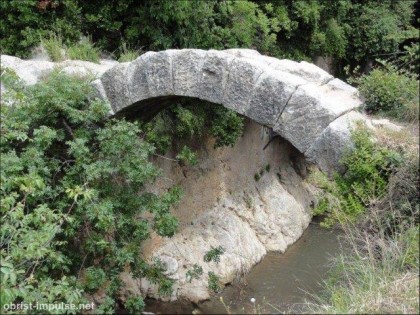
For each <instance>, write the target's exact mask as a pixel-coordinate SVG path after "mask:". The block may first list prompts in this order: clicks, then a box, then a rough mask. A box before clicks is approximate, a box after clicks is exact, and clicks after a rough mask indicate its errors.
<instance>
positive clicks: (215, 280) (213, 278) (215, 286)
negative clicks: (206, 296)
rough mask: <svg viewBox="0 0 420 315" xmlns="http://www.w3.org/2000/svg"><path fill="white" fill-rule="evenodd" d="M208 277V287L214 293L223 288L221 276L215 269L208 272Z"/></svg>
mask: <svg viewBox="0 0 420 315" xmlns="http://www.w3.org/2000/svg"><path fill="white" fill-rule="evenodd" d="M208 277H209V279H208V288H209V289H210V290H211V291H213V292H214V293H217V292H219V291H220V289H221V288H220V279H219V277H218V276H217V275H216V274H215V273H214V272H213V271H209V272H208Z"/></svg>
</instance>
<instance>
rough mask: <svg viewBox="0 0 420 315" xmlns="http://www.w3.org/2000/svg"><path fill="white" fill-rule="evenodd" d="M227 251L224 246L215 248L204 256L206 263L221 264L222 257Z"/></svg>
mask: <svg viewBox="0 0 420 315" xmlns="http://www.w3.org/2000/svg"><path fill="white" fill-rule="evenodd" d="M224 252H225V249H224V248H223V247H222V246H217V247H213V246H211V249H210V250H209V251H208V252H207V253H206V254H205V255H204V261H205V262H210V261H214V262H215V263H216V264H218V263H219V262H220V256H221V255H223V254H224Z"/></svg>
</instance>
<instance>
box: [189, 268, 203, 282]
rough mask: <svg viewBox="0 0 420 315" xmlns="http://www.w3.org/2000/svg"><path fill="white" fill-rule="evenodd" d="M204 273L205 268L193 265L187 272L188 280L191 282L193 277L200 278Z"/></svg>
mask: <svg viewBox="0 0 420 315" xmlns="http://www.w3.org/2000/svg"><path fill="white" fill-rule="evenodd" d="M202 275H203V268H202V267H201V266H199V265H197V264H194V265H193V266H192V269H190V270H188V271H187V273H186V275H185V276H186V278H187V281H188V282H190V283H191V281H192V280H193V279H199V278H200V277H201V276H202Z"/></svg>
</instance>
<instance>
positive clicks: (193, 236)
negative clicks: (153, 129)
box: [122, 121, 313, 302]
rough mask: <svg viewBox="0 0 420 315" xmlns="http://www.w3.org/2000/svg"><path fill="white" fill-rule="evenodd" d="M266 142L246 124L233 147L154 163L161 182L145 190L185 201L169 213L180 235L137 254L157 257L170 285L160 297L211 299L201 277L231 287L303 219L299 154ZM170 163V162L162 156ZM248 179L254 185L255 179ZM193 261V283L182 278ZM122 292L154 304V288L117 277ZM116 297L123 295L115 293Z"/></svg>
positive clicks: (304, 189) (305, 198) (284, 243)
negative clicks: (185, 160) (185, 163)
mask: <svg viewBox="0 0 420 315" xmlns="http://www.w3.org/2000/svg"><path fill="white" fill-rule="evenodd" d="M268 141H269V139H268V132H267V129H266V128H263V127H262V126H260V125H258V124H257V123H255V122H252V121H247V123H246V126H245V132H244V134H243V136H242V137H241V138H240V139H239V140H238V141H237V143H236V144H235V146H234V147H233V148H231V147H229V148H223V149H214V148H213V145H214V140H212V139H207V141H204V142H203V143H200V144H193V145H195V148H194V149H195V150H198V152H199V156H198V157H199V159H198V160H199V161H200V162H199V164H198V165H196V166H194V167H190V166H189V167H182V166H179V165H177V164H176V163H174V162H171V161H168V160H166V159H159V158H156V161H155V162H156V163H157V164H158V165H159V166H160V167H161V169H162V171H163V177H162V178H160V179H159V181H158V182H157V183H155V184H154V185H153V187H151V188H152V189H153V191H155V192H163V191H166V190H167V189H168V188H169V187H170V186H172V185H178V186H180V187H181V188H182V189H183V191H184V195H185V197H184V198H183V199H182V200H181V203H180V204H179V205H177V206H176V207H175V209H174V210H173V211H174V213H175V214H176V216H177V217H178V218H179V219H180V222H181V223H180V230H179V232H178V233H177V234H176V235H175V236H174V237H172V238H170V239H168V238H162V237H159V236H157V235H154V236H153V237H152V238H151V240H149V241H147V243H145V244H144V247H143V248H142V252H143V253H144V254H145V256H146V257H148V258H149V259H152V257H158V258H160V259H161V260H162V262H164V263H165V264H166V266H167V269H168V270H167V274H168V276H169V277H171V278H172V279H174V280H175V283H174V287H173V289H174V290H173V294H172V296H171V297H167V299H172V300H175V299H187V300H190V301H193V302H199V301H202V300H204V299H207V298H209V297H210V295H211V290H209V288H208V272H210V271H212V272H214V273H215V274H216V275H218V276H219V277H220V281H221V283H222V284H226V283H231V282H233V281H235V279H236V278H237V277H240V276H241V275H242V274H244V273H246V272H247V271H248V270H249V269H250V268H251V267H252V266H254V265H255V264H256V263H258V262H259V261H260V260H261V259H262V258H263V257H264V256H265V254H266V253H267V252H268V251H280V252H284V251H285V250H286V249H287V247H288V246H289V245H291V244H293V243H294V242H295V241H296V240H297V239H298V238H299V237H300V236H301V235H302V233H303V231H304V230H305V229H306V227H307V226H308V224H309V222H310V220H311V209H310V204H311V201H312V200H313V197H312V193H311V187H310V186H309V185H308V184H307V183H306V182H305V180H304V179H303V178H302V177H301V176H300V175H299V174H298V173H299V172H300V171H299V170H298V168H299V166H298V165H301V167H305V162H304V160H305V159H304V156H303V155H302V154H301V153H299V152H298V151H297V150H296V149H295V148H294V147H293V146H292V145H290V144H289V143H288V142H287V141H284V139H283V141H282V142H281V141H280V139H277V140H275V141H273V142H271V144H270V145H269V146H268V147H267V148H266V149H265V150H263V147H264V146H265V144H266V143H267V142H268ZM170 157H171V156H170ZM255 174H262V175H260V177H261V178H260V179H258V180H256V179H255ZM220 245H221V246H223V247H224V249H225V253H224V254H223V255H221V256H220V262H219V263H215V262H210V263H207V262H204V260H203V257H204V255H205V254H206V252H207V251H208V250H210V249H211V247H212V246H213V247H217V246H220ZM195 263H197V264H198V265H200V266H201V267H202V268H203V275H202V277H200V279H193V280H192V281H191V282H189V281H188V279H187V275H186V274H187V272H188V270H190V269H191V268H192V266H193V265H194V264H195ZM122 279H123V281H124V282H125V284H126V291H128V292H131V293H135V292H142V294H143V295H146V294H147V295H148V296H150V297H156V298H161V297H159V295H158V293H157V292H158V288H157V287H156V286H155V285H153V284H151V283H149V282H148V281H147V280H145V279H137V280H135V279H133V278H132V277H130V275H129V273H128V272H127V273H125V274H123V275H122ZM123 295H124V293H123Z"/></svg>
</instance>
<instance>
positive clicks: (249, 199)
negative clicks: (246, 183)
mask: <svg viewBox="0 0 420 315" xmlns="http://www.w3.org/2000/svg"><path fill="white" fill-rule="evenodd" d="M243 199H244V201H245V204H246V206H247V207H248V208H249V209H251V208H252V207H253V205H254V199H253V198H252V197H251V196H250V195H248V194H247V193H245V194H244V197H243Z"/></svg>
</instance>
